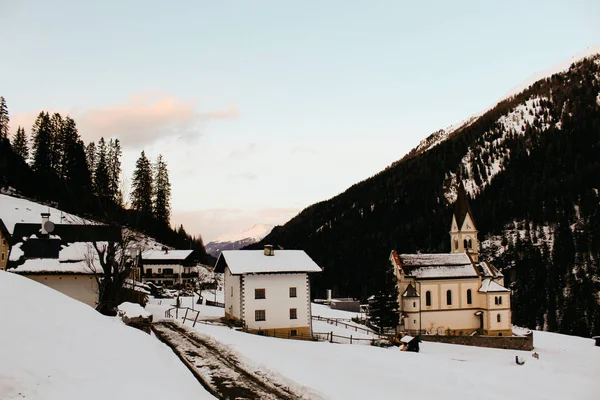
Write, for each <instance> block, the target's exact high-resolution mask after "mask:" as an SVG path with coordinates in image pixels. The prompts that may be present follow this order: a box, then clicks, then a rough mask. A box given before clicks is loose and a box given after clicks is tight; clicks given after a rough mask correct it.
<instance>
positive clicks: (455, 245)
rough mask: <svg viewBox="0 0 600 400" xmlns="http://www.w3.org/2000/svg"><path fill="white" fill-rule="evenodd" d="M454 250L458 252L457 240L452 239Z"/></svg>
mask: <svg viewBox="0 0 600 400" xmlns="http://www.w3.org/2000/svg"><path fill="white" fill-rule="evenodd" d="M454 250H458V239H456V238H455V239H454Z"/></svg>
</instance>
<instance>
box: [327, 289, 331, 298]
mask: <svg viewBox="0 0 600 400" xmlns="http://www.w3.org/2000/svg"><path fill="white" fill-rule="evenodd" d="M327 300H328V301H331V289H327Z"/></svg>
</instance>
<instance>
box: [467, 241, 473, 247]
mask: <svg viewBox="0 0 600 400" xmlns="http://www.w3.org/2000/svg"><path fill="white" fill-rule="evenodd" d="M467 245H468V246H469V249H472V248H473V241H472V240H471V239H469V241H468V242H467Z"/></svg>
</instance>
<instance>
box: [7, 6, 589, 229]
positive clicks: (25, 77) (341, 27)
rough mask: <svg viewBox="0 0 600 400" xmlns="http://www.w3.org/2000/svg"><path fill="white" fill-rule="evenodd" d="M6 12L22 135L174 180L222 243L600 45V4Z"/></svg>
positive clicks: (186, 216)
mask: <svg viewBox="0 0 600 400" xmlns="http://www.w3.org/2000/svg"><path fill="white" fill-rule="evenodd" d="M414 3H416V2H401V1H387V2H383V1H360V2H359V1H348V0H346V1H302V2H290V1H244V2H242V1H237V2H235V1H173V2H167V1H95V2H91V1H90V2H82V1H75V0H72V1H66V0H64V1H27V0H21V1H14V0H0V26H1V27H2V32H3V34H2V36H3V40H2V43H3V44H2V51H1V54H2V55H1V58H2V62H1V63H0V95H3V96H4V97H5V98H6V99H7V102H8V106H9V111H10V112H11V117H12V124H11V125H13V126H12V127H13V128H16V124H18V123H22V124H25V125H26V126H27V128H30V124H31V121H32V118H33V116H34V115H35V114H36V113H37V112H39V111H40V110H41V109H46V110H51V111H54V110H56V111H60V112H62V113H70V114H71V115H72V116H73V117H74V118H75V120H76V122H77V123H78V126H79V128H80V133H81V134H82V136H83V137H84V139H86V141H87V140H92V139H97V138H98V137H99V136H100V135H104V136H112V135H115V136H118V137H120V138H121V140H122V141H123V142H124V144H125V145H126V146H127V149H126V152H125V156H124V160H123V162H124V169H125V175H126V176H129V175H130V174H131V169H132V167H133V163H134V161H135V158H137V156H138V155H139V152H140V151H141V149H142V148H144V149H146V151H147V152H148V153H150V154H151V155H152V156H156V155H157V154H158V153H159V152H161V153H163V155H164V156H165V158H166V160H167V161H168V163H169V166H170V169H171V180H172V183H173V213H174V220H173V221H174V222H175V223H181V222H183V223H184V225H186V226H187V227H188V228H189V230H190V231H193V232H194V233H201V234H202V235H203V236H204V238H205V240H206V241H209V240H211V239H214V238H215V237H216V236H218V235H220V234H222V233H227V232H230V231H232V230H233V231H235V230H240V229H243V228H246V227H248V226H249V225H252V224H253V223H259V222H262V223H282V222H285V220H286V219H289V218H290V217H291V216H293V215H295V213H296V212H298V211H299V210H301V209H302V208H304V207H306V206H308V205H310V204H312V203H314V202H317V201H320V200H325V199H327V198H330V197H331V196H334V195H336V194H338V193H340V192H341V191H343V190H344V189H346V188H347V187H349V186H350V185H352V184H353V183H356V182H357V181H360V180H362V179H365V178H367V177H369V176H371V175H373V174H374V173H376V172H378V171H379V170H381V169H383V168H384V167H386V166H387V165H389V164H390V163H392V162H393V161H395V160H397V159H399V158H401V157H402V156H403V155H404V154H405V153H406V152H407V151H409V150H410V149H411V148H412V147H414V146H415V145H416V144H417V143H418V142H419V141H420V140H421V139H423V138H424V137H426V136H427V135H429V134H430V133H432V132H433V131H435V130H437V129H440V128H444V127H446V126H448V125H451V124H453V123H456V122H459V121H461V120H463V119H465V118H467V117H469V116H470V115H472V114H474V113H477V112H479V111H481V110H483V109H485V108H487V107H489V106H491V105H492V104H493V103H494V102H495V101H496V100H497V99H499V98H500V97H502V95H503V94H505V93H506V92H508V91H509V90H510V89H511V88H512V87H513V86H515V85H517V84H518V83H519V82H521V81H523V80H525V79H526V78H528V77H529V76H531V75H532V74H534V73H535V72H536V71H539V70H542V69H546V68H548V67H551V66H552V65H553V64H556V63H558V62H560V61H562V60H564V59H567V58H569V57H570V56H572V55H574V54H576V53H578V52H580V51H582V50H584V49H585V48H586V47H588V46H590V45H594V44H597V43H599V42H600V2H595V1H527V2H525V1H502V2H500V1H498V2H492V1H471V2H467V1H464V2H460V1H453V2H419V4H414Z"/></svg>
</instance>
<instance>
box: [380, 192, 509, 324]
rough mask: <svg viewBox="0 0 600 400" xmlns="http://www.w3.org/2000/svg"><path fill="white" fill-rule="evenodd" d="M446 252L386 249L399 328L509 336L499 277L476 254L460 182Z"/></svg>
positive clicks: (506, 303)
mask: <svg viewBox="0 0 600 400" xmlns="http://www.w3.org/2000/svg"><path fill="white" fill-rule="evenodd" d="M450 243H451V252H450V253H449V254H398V253H397V252H396V251H395V250H394V251H392V252H391V254H390V262H391V264H392V266H393V268H394V274H395V275H396V278H397V279H398V303H399V306H400V329H402V330H408V331H424V332H427V333H429V334H441V335H471V334H474V333H478V334H481V335H489V336H506V335H509V336H510V335H512V325H511V312H510V290H508V289H507V288H505V287H504V276H503V275H502V273H501V272H500V271H499V270H497V269H496V268H494V267H493V266H492V265H491V264H489V263H487V262H485V261H481V260H480V259H479V241H478V239H477V229H476V227H475V220H474V218H473V213H472V212H471V208H470V206H469V202H468V199H467V194H466V192H465V189H464V187H463V185H462V183H461V184H460V185H459V187H458V196H457V200H456V205H455V209H454V213H453V215H452V223H451V228H450Z"/></svg>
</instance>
